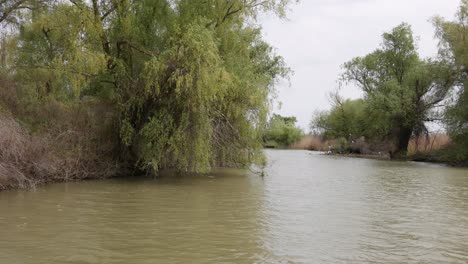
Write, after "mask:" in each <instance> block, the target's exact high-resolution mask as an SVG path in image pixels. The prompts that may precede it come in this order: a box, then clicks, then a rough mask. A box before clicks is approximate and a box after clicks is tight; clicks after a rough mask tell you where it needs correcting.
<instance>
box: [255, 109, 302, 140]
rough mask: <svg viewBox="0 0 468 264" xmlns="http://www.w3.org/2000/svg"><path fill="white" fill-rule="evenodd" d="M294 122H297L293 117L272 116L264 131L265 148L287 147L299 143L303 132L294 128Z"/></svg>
mask: <svg viewBox="0 0 468 264" xmlns="http://www.w3.org/2000/svg"><path fill="white" fill-rule="evenodd" d="M296 122H297V120H296V118H295V117H293V116H292V117H283V116H280V115H276V114H275V115H273V117H272V118H271V119H270V122H269V123H268V126H267V129H266V131H265V135H264V142H265V146H266V147H272V148H276V147H288V146H290V145H292V144H294V143H296V142H297V141H299V140H300V139H301V138H302V137H303V136H304V132H303V131H302V129H300V128H299V127H297V126H296Z"/></svg>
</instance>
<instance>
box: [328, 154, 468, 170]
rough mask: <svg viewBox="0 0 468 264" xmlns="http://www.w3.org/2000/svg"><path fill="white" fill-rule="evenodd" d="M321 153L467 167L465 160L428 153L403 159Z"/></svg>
mask: <svg viewBox="0 0 468 264" xmlns="http://www.w3.org/2000/svg"><path fill="white" fill-rule="evenodd" d="M322 155H329V156H336V157H347V158H358V159H374V160H397V161H414V162H422V163H433V164H441V165H447V166H450V167H459V168H468V163H466V162H452V161H449V160H446V159H444V158H443V157H440V156H438V155H430V154H423V153H418V154H412V155H409V156H408V157H407V158H405V159H391V158H390V155H388V154H383V155H379V154H355V153H341V154H340V153H328V152H322Z"/></svg>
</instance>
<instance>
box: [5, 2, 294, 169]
mask: <svg viewBox="0 0 468 264" xmlns="http://www.w3.org/2000/svg"><path fill="white" fill-rule="evenodd" d="M15 1H17V2H21V3H22V4H24V5H26V4H27V5H28V7H30V8H27V9H25V10H32V11H31V12H27V11H23V10H19V9H18V8H20V9H21V6H16V7H13V6H12V5H11V4H10V3H8V8H10V9H11V10H12V11H11V12H10V11H9V13H8V17H9V18H12V19H13V18H17V19H16V22H17V24H19V27H17V30H14V31H13V32H14V33H13V34H12V36H10V37H9V38H8V39H7V40H6V41H7V43H8V45H6V46H8V47H10V48H9V49H11V52H9V53H8V54H9V55H8V61H11V68H10V69H11V70H10V69H9V70H8V72H14V74H13V75H14V76H13V78H14V79H15V80H16V83H17V84H18V90H19V91H20V97H21V100H22V101H23V102H24V105H33V104H41V102H43V101H45V100H48V98H53V99H54V100H58V101H60V102H63V103H70V104H72V103H74V102H79V101H81V100H85V99H86V98H89V97H91V98H94V99H96V100H99V101H101V102H103V103H109V104H110V105H111V106H112V110H113V112H114V114H115V115H113V116H115V120H114V123H115V126H116V127H117V128H116V129H115V133H116V136H117V137H118V138H119V141H118V142H116V145H118V146H119V147H120V150H121V156H120V159H121V160H123V161H124V162H126V163H129V164H134V165H135V166H137V167H138V168H140V169H143V170H146V171H148V172H154V173H157V171H158V170H160V169H165V168H172V169H176V170H179V171H184V172H206V171H208V170H209V169H210V168H211V167H213V166H246V165H248V164H250V163H251V162H256V161H258V162H261V161H262V160H263V158H262V154H261V151H260V150H261V146H262V145H261V143H262V128H264V127H265V125H266V118H267V114H268V111H269V108H270V105H269V98H271V96H272V94H273V93H274V88H273V86H274V84H275V81H276V80H277V78H279V77H286V76H287V75H288V73H289V69H288V68H287V67H286V66H285V64H284V62H283V59H282V58H281V57H280V56H278V55H276V54H275V52H274V51H273V49H272V47H270V45H268V44H267V43H266V42H265V41H263V39H262V34H261V30H260V28H259V27H258V26H257V25H256V24H255V22H254V21H255V19H256V17H257V15H258V14H259V13H260V12H270V11H271V12H274V13H276V14H278V15H279V16H283V15H284V11H285V8H286V6H287V4H288V2H289V1H286V0H267V1H260V0H253V1H240V0H227V1H225V0H223V1H221V0H209V1H188V0H177V1H168V0H142V1H130V0H123V1H111V0H91V1H83V0H74V1H41V2H40V5H39V2H37V3H38V5H34V6H32V5H31V6H29V4H32V3H33V2H34V1H26V0H15ZM2 5H5V3H3V1H2V0H0V7H1V6H2ZM13 8H14V10H13ZM2 10H3V9H2ZM9 20H11V19H9ZM1 22H2V21H0V23H1ZM16 22H15V23H16ZM2 46H4V45H2ZM9 67H10V66H9ZM288 129H289V128H288ZM288 140H289V139H288Z"/></svg>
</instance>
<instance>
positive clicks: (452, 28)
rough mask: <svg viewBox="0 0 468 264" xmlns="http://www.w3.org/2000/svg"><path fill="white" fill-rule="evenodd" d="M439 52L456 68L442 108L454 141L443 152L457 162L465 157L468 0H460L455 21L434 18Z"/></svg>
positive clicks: (467, 139)
mask: <svg viewBox="0 0 468 264" xmlns="http://www.w3.org/2000/svg"><path fill="white" fill-rule="evenodd" d="M434 25H435V27H436V33H437V34H436V35H437V37H438V38H439V41H440V45H439V54H440V56H441V57H442V59H443V60H445V61H447V62H448V63H449V64H450V66H451V69H452V70H453V69H454V71H455V73H454V74H455V75H456V80H455V85H454V86H455V87H454V88H455V89H454V91H453V96H452V101H451V102H449V103H450V104H449V106H448V107H447V109H446V112H445V124H446V126H447V130H448V132H449V134H450V137H451V138H452V140H453V141H454V144H453V146H451V149H450V150H447V153H446V155H447V156H449V157H450V158H451V159H452V160H455V161H458V162H465V163H466V162H467V161H468V93H467V92H466V90H465V87H466V86H467V85H468V78H467V77H468V0H462V1H461V4H460V8H459V10H458V13H457V20H456V21H445V20H444V19H443V18H440V17H436V18H434Z"/></svg>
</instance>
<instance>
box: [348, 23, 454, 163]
mask: <svg viewBox="0 0 468 264" xmlns="http://www.w3.org/2000/svg"><path fill="white" fill-rule="evenodd" d="M342 79H343V80H344V81H348V82H353V83H356V84H357V85H358V86H359V87H360V88H361V89H362V90H363V92H364V94H365V100H367V101H368V104H369V109H370V111H371V112H373V113H378V115H379V117H380V120H381V121H382V122H380V124H381V125H382V126H384V128H385V129H384V131H386V132H385V135H384V136H385V137H386V138H387V139H389V140H390V141H392V142H393V145H394V149H393V150H392V151H391V156H392V157H404V156H406V152H407V147H408V142H409V140H410V138H411V136H412V135H413V134H420V133H423V132H425V131H427V129H426V127H425V122H426V121H431V120H434V116H433V114H434V112H433V111H432V110H433V109H434V108H435V107H437V106H438V104H439V103H441V102H442V101H443V100H444V99H445V98H446V95H447V92H448V90H449V88H450V87H451V86H452V84H453V81H454V76H453V75H452V74H451V70H450V66H449V65H447V64H446V63H444V62H441V61H433V60H422V59H420V58H419V56H418V53H417V50H416V47H415V43H414V38H413V32H412V30H411V27H410V26H409V25H408V24H405V23H403V24H401V25H399V26H397V27H395V28H394V29H392V31H390V32H388V33H385V34H383V41H382V44H381V47H380V48H379V49H377V50H376V51H374V52H372V53H370V54H368V55H366V56H364V57H357V58H354V59H353V60H351V61H350V62H347V63H345V64H344V73H343V75H342Z"/></svg>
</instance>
